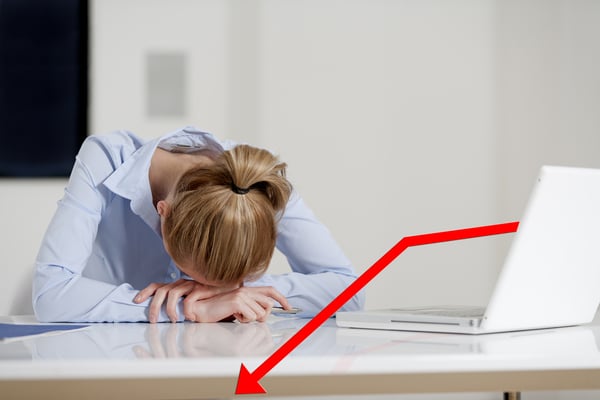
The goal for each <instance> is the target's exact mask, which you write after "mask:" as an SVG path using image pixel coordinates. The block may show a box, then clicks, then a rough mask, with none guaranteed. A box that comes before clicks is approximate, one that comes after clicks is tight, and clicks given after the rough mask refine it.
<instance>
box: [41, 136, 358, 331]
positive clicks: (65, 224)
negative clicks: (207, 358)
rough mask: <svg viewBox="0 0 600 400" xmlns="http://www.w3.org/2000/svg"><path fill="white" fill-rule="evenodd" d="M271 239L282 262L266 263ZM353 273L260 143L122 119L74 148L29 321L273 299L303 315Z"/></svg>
mask: <svg viewBox="0 0 600 400" xmlns="http://www.w3.org/2000/svg"><path fill="white" fill-rule="evenodd" d="M275 246H277V248H278V249H279V250H280V251H281V252H282V253H283V254H284V255H285V256H286V257H287V259H288V262H289V264H290V266H291V269H292V272H291V273H288V274H283V275H278V276H274V275H267V274H264V272H265V270H266V268H267V266H268V263H269V261H270V259H271V256H272V253H273V250H274V247H275ZM354 278H355V273H354V271H353V269H352V267H351V265H350V263H349V262H348V260H347V259H346V257H345V256H344V255H343V253H342V251H341V250H340V248H339V247H338V245H337V244H336V243H335V241H334V240H333V238H332V237H331V235H330V233H329V232H328V230H327V229H326V228H325V227H324V226H323V225H322V224H320V223H319V222H318V221H317V220H316V218H315V217H314V215H313V214H312V213H311V211H310V210H309V209H308V208H307V207H306V205H305V204H304V203H303V201H302V199H301V198H300V197H299V196H298V194H297V193H296V192H294V191H293V190H292V189H291V185H290V184H289V182H288V181H287V180H286V178H285V164H283V163H281V162H279V161H278V160H277V158H276V157H274V156H273V155H271V154H270V153H269V152H267V151H266V150H262V149H257V148H254V147H251V146H247V145H235V144H234V143H232V142H221V141H218V140H217V139H216V138H214V137H213V136H212V135H210V134H208V133H205V132H201V131H198V130H196V129H195V128H192V127H186V128H184V129H181V130H178V131H175V132H172V133H170V134H167V135H165V136H163V137H161V138H158V139H155V140H152V141H150V142H147V143H144V142H143V141H142V140H141V139H140V138H138V137H137V136H135V135H134V134H132V133H130V132H125V131H119V132H114V133H111V134H108V135H103V136H99V135H94V136H90V137H89V138H87V139H86V141H85V142H84V144H83V145H82V147H81V150H80V152H79V154H78V156H77V158H76V162H75V165H74V167H73V171H72V173H71V177H70V179H69V183H68V185H67V187H66V189H65V195H64V197H63V199H62V200H60V201H59V203H58V209H57V211H56V214H55V215H54V217H53V219H52V221H51V222H50V225H49V227H48V230H47V232H46V235H45V236H44V239H43V242H42V245H41V248H40V252H39V254H38V257H37V261H36V272H35V276H34V282H33V306H34V311H35V314H36V316H37V318H38V319H39V320H40V321H77V322H102V321H114V322H119V321H121V322H125V321H149V322H162V321H172V322H175V321H182V320H184V319H186V320H190V321H198V322H214V321H220V320H224V319H227V318H236V319H237V320H239V321H241V322H251V321H264V320H265V319H266V318H267V316H268V315H269V313H270V311H271V308H272V306H273V305H279V306H282V307H283V308H284V309H289V308H290V307H291V306H295V307H298V308H300V309H302V310H303V314H302V315H304V316H311V315H314V314H316V313H317V312H318V311H320V310H321V309H322V308H323V307H324V306H325V305H327V304H328V303H329V302H330V301H331V300H332V299H333V298H334V297H335V296H336V295H337V294H338V293H339V292H341V291H342V290H343V289H344V288H345V287H346V286H348V284H349V283H350V282H351V281H352V280H353V279H354ZM362 304H363V296H362V294H359V295H357V296H355V297H354V298H353V299H352V300H351V301H350V302H348V303H347V304H346V306H345V308H346V309H358V308H360V307H362Z"/></svg>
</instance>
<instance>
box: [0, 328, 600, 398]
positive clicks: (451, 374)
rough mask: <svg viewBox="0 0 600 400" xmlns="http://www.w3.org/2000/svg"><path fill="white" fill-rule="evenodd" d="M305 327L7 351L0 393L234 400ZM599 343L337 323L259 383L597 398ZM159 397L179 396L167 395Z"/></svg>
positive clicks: (97, 337)
mask: <svg viewBox="0 0 600 400" xmlns="http://www.w3.org/2000/svg"><path fill="white" fill-rule="evenodd" d="M0 320H3V321H4V322H10V321H13V322H23V323H30V322H32V321H31V319H27V318H15V317H12V318H9V319H8V320H9V321H7V318H3V319H2V318H0ZM307 321H308V320H305V319H298V318H293V317H272V318H271V319H270V320H269V321H268V322H267V323H251V324H239V323H214V324H196V323H177V324H170V323H163V324H147V323H121V324H92V325H91V326H90V327H89V328H86V329H84V330H80V331H74V332H68V333H64V334H60V335H56V336H40V337H32V338H28V339H24V340H21V341H18V342H12V343H4V344H0V390H9V391H10V390H12V392H13V393H20V392H21V391H23V390H30V389H31V390H34V389H35V388H38V389H39V390H38V392H37V393H42V391H48V390H52V391H53V393H56V394H57V397H58V396H59V395H60V396H67V397H65V398H68V396H69V395H68V393H67V392H65V391H64V390H63V389H61V387H62V386H64V385H69V387H77V386H78V384H79V383H81V387H82V390H83V391H84V390H90V388H94V385H97V387H98V388H100V387H102V388H103V389H102V392H101V394H102V396H105V397H109V395H110V396H112V397H113V398H119V397H122V398H128V397H127V396H130V392H131V391H132V390H134V389H135V390H136V394H137V395H141V394H142V391H145V392H144V393H145V394H147V395H148V396H149V397H148V398H153V397H154V398H160V396H163V397H164V396H166V397H169V396H170V397H177V398H211V397H212V398H215V397H229V396H232V394H233V391H234V390H235V382H236V380H237V376H238V372H239V367H240V365H241V363H244V364H245V365H246V366H247V367H248V369H249V370H251V371H252V370H254V369H255V368H256V367H257V366H258V365H260V364H261V363H262V362H263V361H264V360H265V359H266V358H267V357H268V356H269V355H270V354H271V353H272V352H274V351H275V350H276V349H277V348H279V346H280V345H281V344H283V343H284V342H285V341H286V340H287V339H288V338H290V337H291V336H292V335H293V334H295V333H296V332H297V331H298V329H300V328H301V327H302V326H303V325H304V324H305V323H306V322H307ZM599 343H600V324H599V323H598V321H595V322H594V323H593V324H590V325H586V326H575V327H567V328H559V329H546V330H535V331H525V332H513V333H498V334H489V335H477V336H473V335H459V334H441V333H419V332H400V331H376V330H362V329H348V328H338V327H336V325H335V323H334V321H333V320H331V321H328V322H326V323H325V324H324V325H323V326H322V327H321V328H319V329H318V330H317V331H315V333H314V334H312V335H311V336H309V337H308V338H307V339H306V340H305V341H304V342H303V343H302V344H301V345H300V346H299V347H298V348H296V349H295V350H294V351H292V353H291V354H290V356H289V357H286V358H285V359H284V360H282V361H281V363H279V364H278V365H277V366H276V367H275V368H274V369H273V370H272V371H271V372H269V374H268V375H267V376H266V377H265V378H264V379H263V380H262V382H261V383H263V385H264V386H265V388H266V389H267V390H268V391H269V394H271V395H280V396H281V395H328V394H348V393H356V394H359V393H404V392H431V391H435V392H439V391H451V392H452V391H454V392H456V391H496V390H498V391H501V390H503V388H505V387H506V386H507V385H511V387H510V388H509V389H511V390H538V389H539V390H552V389H600V350H599V348H600V346H599ZM473 376H476V379H474V378H473ZM170 380H173V381H176V382H177V385H176V388H174V387H172V386H173V385H170V383H171V381H170ZM54 382H56V385H53V383H54ZM61 385H62V386H61ZM107 385H108V386H107ZM163 386H166V387H168V388H169V390H176V392H172V391H168V392H160V390H163V391H164V390H166V389H160V388H162V387H163ZM106 387H110V390H111V391H112V392H110V393H107V392H106V390H107V389H104V388H106ZM61 390H63V391H62V392H61ZM157 391H158V392H157ZM32 393H33V392H32ZM127 393H129V394H127ZM32 396H33V395H32ZM25 397H27V396H25ZM30 397H31V396H30ZM88 397H89V396H88ZM70 398H77V397H76V396H71V397H70ZM99 398H100V397H99ZM113 400H114V399H113Z"/></svg>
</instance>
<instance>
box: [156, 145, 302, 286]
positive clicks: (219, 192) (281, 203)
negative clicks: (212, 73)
mask: <svg viewBox="0 0 600 400" xmlns="http://www.w3.org/2000/svg"><path fill="white" fill-rule="evenodd" d="M285 168H286V164H285V163H282V162H280V161H279V160H278V159H277V158H276V157H275V156H273V155H272V154H271V153H270V152H268V151H266V150H263V149H258V148H255V147H252V146H248V145H239V146H236V147H234V148H233V149H231V150H228V151H225V152H223V153H222V154H220V155H218V156H217V157H216V158H215V163H214V165H211V166H209V167H197V168H193V169H191V170H189V171H187V172H186V173H185V174H184V175H183V176H182V177H181V179H180V180H179V182H178V184H177V186H176V189H175V195H174V200H173V202H172V204H171V210H170V212H169V215H168V217H167V218H165V221H164V224H165V225H164V235H165V236H164V239H165V241H166V244H167V246H168V248H169V251H170V253H171V257H173V259H174V261H175V262H178V261H179V262H181V261H185V262H191V263H192V265H193V266H194V268H195V269H196V271H197V272H199V273H201V274H202V275H203V276H204V278H206V279H207V280H208V281H211V282H219V283H222V284H233V283H240V282H241V281H242V280H243V279H253V278H257V277H258V276H260V275H261V274H262V273H264V272H265V270H266V269H267V267H268V266H269V262H270V260H271V257H272V255H273V251H274V249H275V240H276V237H277V222H278V220H279V218H280V216H281V214H282V213H283V210H284V208H285V205H286V204H287V201H288V199H289V196H290V193H291V190H292V188H291V184H290V183H289V182H288V180H287V179H286V177H285Z"/></svg>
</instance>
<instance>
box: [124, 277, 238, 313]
mask: <svg viewBox="0 0 600 400" xmlns="http://www.w3.org/2000/svg"><path fill="white" fill-rule="evenodd" d="M234 289H235V288H231V287H230V288H227V287H217V286H208V285H203V284H201V283H198V282H196V281H191V280H187V279H180V280H178V281H175V282H171V283H151V284H150V285H148V286H146V287H145V288H144V289H142V290H140V292H139V293H138V294H137V296H135V299H133V302H134V303H138V304H139V303H143V302H144V301H146V300H147V299H148V298H150V297H151V296H154V297H153V298H152V301H151V302H150V306H149V308H148V321H150V322H151V323H155V322H156V321H158V316H159V314H160V308H161V307H162V305H163V303H165V301H166V312H167V316H168V317H169V319H170V320H171V322H177V317H178V316H177V303H178V302H179V299H180V298H182V297H184V296H185V299H184V301H183V309H184V316H185V317H186V318H187V317H188V313H187V312H186V310H189V309H190V307H189V303H192V302H195V301H198V300H202V299H207V298H210V297H213V296H216V295H218V294H221V293H224V292H228V291H231V290H234ZM190 315H191V314H190ZM187 319H190V318H187Z"/></svg>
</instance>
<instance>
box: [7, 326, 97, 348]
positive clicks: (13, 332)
mask: <svg viewBox="0 0 600 400" xmlns="http://www.w3.org/2000/svg"><path fill="white" fill-rule="evenodd" d="M87 326H89V325H74V324H65V325H53V324H48V325H43V324H31V325H25V324H3V323H0V343H2V342H8V341H13V340H19V339H25V338H28V337H30V336H35V335H47V334H55V333H61V332H68V331H72V330H76V329H83V328H85V327H87Z"/></svg>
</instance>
